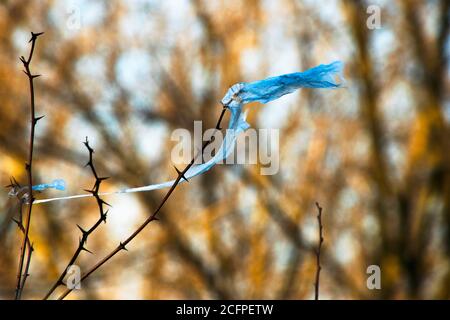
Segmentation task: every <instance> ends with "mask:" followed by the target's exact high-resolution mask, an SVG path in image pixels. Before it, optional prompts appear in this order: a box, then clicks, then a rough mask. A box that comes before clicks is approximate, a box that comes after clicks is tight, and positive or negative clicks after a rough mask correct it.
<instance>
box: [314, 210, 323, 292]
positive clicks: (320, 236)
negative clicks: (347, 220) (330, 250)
mask: <svg viewBox="0 0 450 320" xmlns="http://www.w3.org/2000/svg"><path fill="white" fill-rule="evenodd" d="M316 207H317V211H318V214H317V223H318V224H319V241H318V245H317V249H316V266H317V268H316V282H315V283H314V293H315V294H314V299H315V300H319V285H320V283H319V282H320V271H321V270H322V267H321V266H320V251H321V250H322V243H323V234H322V230H323V226H322V207H321V206H320V205H319V203H317V202H316Z"/></svg>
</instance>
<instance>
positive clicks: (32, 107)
mask: <svg viewBox="0 0 450 320" xmlns="http://www.w3.org/2000/svg"><path fill="white" fill-rule="evenodd" d="M42 33H43V32H40V33H34V32H32V33H31V39H30V42H31V49H30V54H29V56H28V59H25V57H23V56H21V57H20V61H22V64H23V66H24V68H25V70H24V73H25V74H26V75H27V77H28V82H29V86H30V125H31V130H30V144H29V152H28V162H27V163H26V164H25V168H26V170H27V174H28V212H27V216H26V222H25V223H26V224H25V226H24V228H25V232H24V236H23V241H22V247H21V252H20V258H19V267H18V270H17V285H16V296H15V299H16V300H17V299H19V298H20V296H21V294H22V291H23V288H24V286H25V280H26V279H27V277H28V268H29V266H30V261H29V260H30V259H31V252H32V246H30V247H29V253H28V255H27V260H28V261H26V263H25V264H24V261H25V251H26V248H27V241H29V239H28V234H29V231H30V221H31V211H32V207H33V201H34V198H33V190H32V186H33V174H32V172H33V170H32V163H33V147H34V130H35V127H36V123H37V122H38V121H39V119H41V118H42V117H36V115H35V105H34V84H33V81H34V78H37V77H39V75H34V74H32V73H31V70H30V63H31V59H32V58H33V53H34V47H35V44H36V39H37V38H38V36H40V35H41V34H42ZM24 265H25V269H26V274H23V269H24ZM22 277H23V280H22Z"/></svg>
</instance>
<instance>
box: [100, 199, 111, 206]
mask: <svg viewBox="0 0 450 320" xmlns="http://www.w3.org/2000/svg"><path fill="white" fill-rule="evenodd" d="M100 202H101V203H103V204H105V205H107V206H108V207H111V208H112V205H110V204H109V203H108V202H106V201H105V200H103V199H100Z"/></svg>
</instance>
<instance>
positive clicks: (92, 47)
mask: <svg viewBox="0 0 450 320" xmlns="http://www.w3.org/2000/svg"><path fill="white" fill-rule="evenodd" d="M449 3H450V2H449V1H446V0H441V1H418V0H404V1H403V0H397V1H381V0H380V1H345V0H342V1H337V0H336V1H325V0H323V1H296V0H281V1H271V0H268V1H262V0H261V1H260V0H251V1H206V0H191V1H188V0H172V1H144V0H140V1H117V0H112V1H81V0H80V1H76V0H74V1H50V0H42V1H28V0H15V1H1V3H0V129H1V130H0V184H1V185H7V184H9V178H10V177H11V176H14V177H15V178H16V179H17V180H18V181H20V182H22V183H26V172H25V168H24V163H25V159H26V156H27V145H28V132H29V123H28V113H29V96H28V89H27V79H26V77H25V76H24V75H23V74H22V72H21V64H20V61H19V59H18V57H19V56H21V55H24V54H26V52H28V47H27V41H28V39H29V32H30V31H35V32H40V31H45V35H44V36H42V37H41V38H40V40H39V43H38V45H37V48H36V52H35V57H34V61H33V69H34V70H35V72H36V73H39V74H42V76H41V77H40V78H39V79H38V80H36V99H37V104H36V112H37V115H45V118H44V119H43V120H41V121H40V123H39V125H38V127H37V136H36V141H35V143H36V149H35V156H34V160H35V162H34V164H33V165H34V180H35V181H37V182H49V181H51V180H53V179H55V178H62V179H65V180H66V182H67V184H68V190H67V194H75V193H80V192H83V191H82V189H84V188H88V187H89V186H90V185H91V184H92V176H91V175H90V172H89V170H87V169H86V168H84V167H83V166H84V164H85V163H86V160H87V153H86V151H85V149H84V147H83V145H82V142H83V141H84V139H85V137H86V136H89V139H90V141H91V144H92V146H93V147H94V149H95V161H96V164H97V167H98V171H99V172H100V174H101V175H104V176H109V177H111V178H110V179H109V180H107V181H106V182H105V183H104V184H102V188H104V190H115V189H117V188H120V187H123V186H130V187H131V186H141V185H146V184H150V183H156V182H160V181H165V180H169V179H172V178H173V177H174V176H175V174H176V172H175V171H174V170H173V167H172V162H171V158H170V152H171V148H172V147H173V145H174V142H173V141H171V140H170V135H171V132H172V131H173V130H174V129H176V128H186V129H189V130H192V129H193V121H194V120H202V121H203V128H204V129H206V128H209V127H213V126H214V123H215V120H216V119H217V117H218V115H219V114H220V110H221V105H220V104H219V101H220V98H221V97H222V96H223V94H224V93H225V92H226V91H227V90H228V88H229V86H230V85H232V84H234V83H236V82H239V81H254V80H258V79H262V78H265V77H268V76H271V75H278V74H283V73H288V72H296V71H301V70H306V69H308V68H310V67H312V66H315V65H317V64H321V63H329V62H331V61H334V60H342V61H343V62H344V63H345V65H346V68H345V76H346V78H347V81H348V83H347V88H345V89H342V90H336V91H321V90H308V89H304V90H301V91H299V92H298V93H295V94H292V95H290V96H287V97H284V98H282V99H280V100H278V101H276V102H273V103H270V104H268V105H258V104H253V105H251V106H250V112H249V119H248V122H249V123H250V124H251V125H252V126H253V127H255V128H278V129H280V146H279V150H280V171H279V172H278V174H276V175H273V176H262V175H260V174H259V165H234V166H230V165H227V166H226V165H220V166H217V167H215V168H214V169H213V170H211V171H210V172H208V173H207V174H205V175H203V176H201V177H198V178H195V179H193V180H192V181H190V183H189V184H187V183H186V184H183V185H181V186H180V187H179V189H178V190H177V191H176V192H175V194H174V195H173V197H172V198H171V199H170V201H169V202H168V203H167V205H166V206H165V207H164V209H163V210H162V212H161V215H160V219H161V220H160V221H159V222H158V223H154V224H151V225H150V226H149V227H148V228H147V229H146V230H145V231H144V232H143V233H142V234H141V235H139V237H138V238H137V239H136V240H135V241H134V242H133V243H132V244H130V245H129V247H128V249H129V251H128V252H122V253H120V254H119V255H118V256H117V257H115V258H114V259H113V260H111V261H110V262H109V263H108V264H107V265H105V266H104V267H103V268H102V269H101V270H99V271H98V272H96V274H94V275H92V277H91V278H90V279H89V280H88V281H86V282H84V283H83V284H82V286H83V289H82V290H80V291H75V292H74V293H73V294H72V295H71V296H70V297H71V298H76V299H113V298H118V299H130V298H138V299H179V298H185V299H201V298H235V299H240V298H242V299H253V298H275V299H311V298H312V297H313V294H314V288H313V284H314V274H315V267H316V265H315V256H314V251H313V248H314V246H315V245H316V242H317V224H316V217H315V216H316V214H317V212H316V208H315V202H316V201H318V202H319V203H320V205H321V206H322V207H323V222H324V230H323V232H324V237H325V242H324V245H323V248H322V267H323V269H322V273H321V287H320V292H321V298H323V299H335V298H341V299H404V298H414V299H423V298H427V299H435V298H441V299H448V298H450V103H449V100H448V99H449V90H448V89H449V72H448V71H449V66H448V59H449V45H448V43H449V41H448V39H449V37H448V36H449V16H450V13H449ZM370 4H375V5H378V6H379V7H380V8H381V28H380V29H374V30H371V29H369V28H368V27H367V24H366V22H367V18H368V17H369V15H368V13H367V7H368V6H369V5H370ZM77 19H79V20H77ZM57 194H60V193H58V191H49V192H46V193H45V195H44V194H41V195H38V197H44V196H47V195H51V196H56V195H57ZM163 194H164V191H153V192H147V193H141V194H135V195H125V196H123V195H121V196H111V197H108V198H107V199H105V200H107V201H108V203H110V204H111V205H112V208H111V210H110V211H109V213H108V221H107V223H106V224H104V225H102V226H101V227H100V228H99V231H98V232H96V233H95V234H94V235H93V236H92V237H91V238H90V239H89V242H88V244H87V246H88V248H89V250H91V251H92V252H93V254H83V255H82V257H81V260H80V262H79V265H80V267H81V270H82V271H83V269H85V268H89V267H90V266H92V265H93V264H94V263H95V262H96V261H98V259H100V258H101V257H102V256H104V255H105V253H107V252H108V251H110V250H111V249H112V248H114V247H115V246H116V245H117V244H118V243H119V241H120V240H122V239H123V238H125V237H127V236H128V235H129V234H130V233H131V232H132V231H133V229H134V228H135V227H136V226H137V225H138V224H139V223H140V222H142V221H143V220H145V218H146V217H147V216H148V215H149V214H150V213H151V212H152V210H153V209H154V208H155V206H157V204H158V203H159V201H160V200H161V198H162V196H163ZM16 214H17V203H16V201H15V200H14V199H12V198H9V197H8V190H7V189H5V190H3V191H2V192H0V298H2V299H10V298H11V297H13V295H14V285H15V276H16V265H17V259H18V254H19V246H20V242H21V241H20V239H21V235H20V233H19V232H18V231H17V228H16V226H15V225H14V223H12V220H11V218H13V217H14V216H15V215H16ZM97 214H98V212H97V208H96V203H95V201H94V200H92V199H91V200H74V201H67V202H55V203H51V204H42V205H36V206H35V207H34V208H33V221H32V227H31V230H30V238H31V239H32V241H33V243H34V247H35V252H34V256H33V260H32V265H31V269H30V274H31V275H30V277H29V279H28V283H27V287H26V289H25V291H24V294H23V297H24V298H28V299H37V298H42V297H43V296H44V294H45V293H46V291H47V290H48V288H49V287H50V286H51V284H52V282H53V281H55V279H56V278H57V277H58V275H59V274H60V273H61V271H62V269H63V268H64V266H65V265H66V263H67V261H68V259H69V258H70V256H71V253H72V252H73V250H75V248H76V246H77V242H78V238H79V230H78V228H77V227H76V224H79V225H81V226H83V225H85V226H87V225H90V224H92V222H93V221H95V219H96V216H97ZM370 265H379V266H380V268H381V274H382V289H381V290H369V289H368V288H367V287H366V279H367V276H368V275H367V274H366V270H367V267H368V266H370Z"/></svg>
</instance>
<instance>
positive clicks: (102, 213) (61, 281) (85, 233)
mask: <svg viewBox="0 0 450 320" xmlns="http://www.w3.org/2000/svg"><path fill="white" fill-rule="evenodd" d="M83 143H84V145H85V146H86V148H87V149H88V151H89V161H88V162H87V163H86V166H89V167H90V168H91V171H92V174H93V175H94V177H95V183H94V186H93V187H92V189H91V190H85V191H87V192H89V193H92V195H93V196H94V197H95V200H96V201H97V205H98V209H99V213H100V215H99V217H98V220H97V221H96V222H95V223H94V224H93V225H92V226H91V227H90V228H89V229H88V230H85V229H83V228H82V227H81V226H79V225H78V224H77V227H78V229H80V231H81V237H80V240H79V242H78V248H77V249H76V250H75V252H74V254H73V255H72V258H71V259H70V260H69V263H67V265H66V267H65V268H64V271H63V272H62V273H61V275H60V276H59V278H58V280H56V282H55V283H54V284H53V286H52V287H51V288H50V290H49V291H48V292H47V294H46V295H45V297H44V299H43V300H47V299H48V298H49V297H50V296H51V294H52V293H53V292H54V291H55V290H56V288H58V287H59V286H60V285H64V277H65V276H66V275H67V270H68V269H69V267H70V266H71V265H73V264H74V263H75V261H76V260H77V259H78V256H79V255H80V254H81V252H82V251H86V252H89V253H91V251H89V250H88V249H87V248H86V247H85V245H86V243H87V240H88V237H89V236H90V235H91V233H93V232H94V231H95V230H96V229H97V228H98V227H99V226H100V224H101V223H102V222H104V223H106V216H107V214H108V211H105V209H104V205H107V206H109V204H108V203H106V202H105V201H104V200H103V199H101V198H100V196H99V191H100V184H101V183H102V181H104V180H106V179H108V177H99V175H98V174H97V170H96V169H95V166H94V162H93V154H94V149H92V148H91V146H90V145H89V141H88V138H87V137H86V141H85V142H83Z"/></svg>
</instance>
